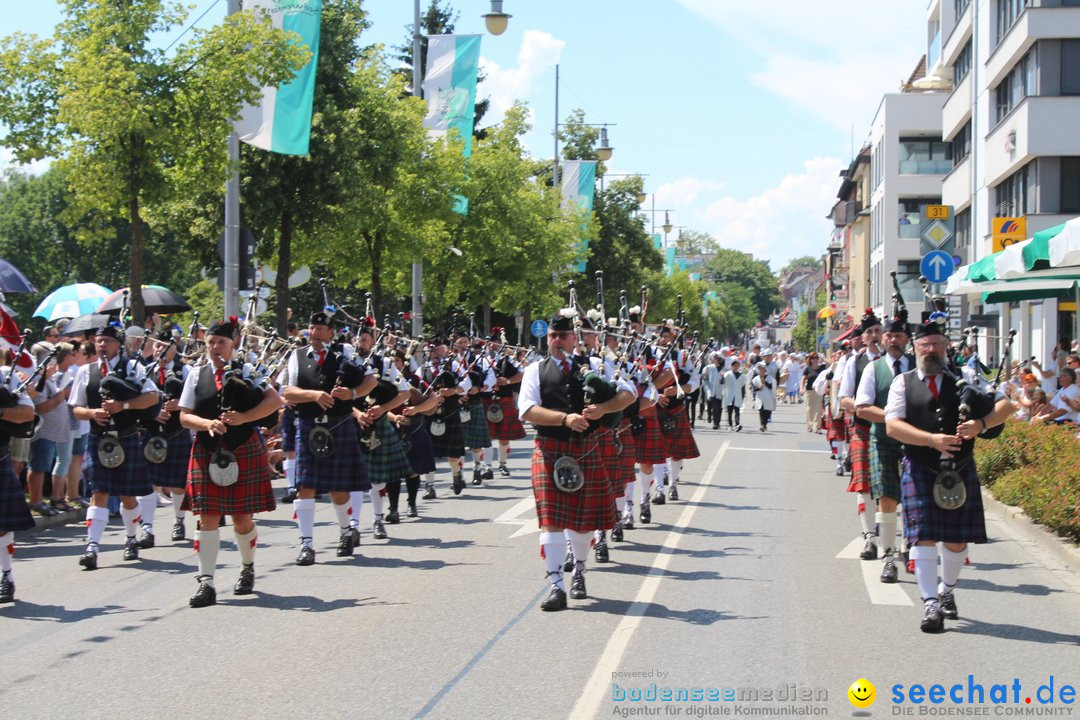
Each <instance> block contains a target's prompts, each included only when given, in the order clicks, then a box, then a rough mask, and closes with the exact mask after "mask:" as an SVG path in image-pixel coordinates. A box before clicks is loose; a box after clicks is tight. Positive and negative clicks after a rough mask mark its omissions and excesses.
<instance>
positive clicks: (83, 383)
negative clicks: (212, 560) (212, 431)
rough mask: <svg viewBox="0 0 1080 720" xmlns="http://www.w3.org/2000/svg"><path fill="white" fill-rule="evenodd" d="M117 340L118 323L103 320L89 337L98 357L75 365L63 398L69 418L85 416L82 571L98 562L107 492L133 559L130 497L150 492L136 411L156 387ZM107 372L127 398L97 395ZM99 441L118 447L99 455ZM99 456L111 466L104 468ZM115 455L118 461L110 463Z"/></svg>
mask: <svg viewBox="0 0 1080 720" xmlns="http://www.w3.org/2000/svg"><path fill="white" fill-rule="evenodd" d="M123 343H124V334H123V331H122V330H121V329H120V328H119V326H117V325H105V326H104V327H102V328H100V329H98V331H97V333H96V335H95V337H94V344H95V346H96V348H97V354H98V360H97V362H94V363H88V364H86V365H83V366H82V367H80V368H79V370H78V372H77V373H76V374H75V381H74V382H73V383H72V389H71V395H70V396H69V398H68V404H69V405H70V406H71V410H72V414H73V415H74V416H75V419H76V420H89V421H90V437H89V441H88V442H87V447H86V460H85V461H84V471H85V475H86V482H87V486H88V487H89V488H90V492H91V493H92V498H91V503H90V507H88V508H87V509H86V525H87V543H86V552H85V553H84V554H83V556H82V557H81V558H79V564H80V565H81V566H82V567H83V568H85V569H87V570H96V569H97V566H98V551H99V549H100V545H101V536H102V534H103V533H104V532H105V526H106V524H108V522H109V496H110V495H118V496H119V497H120V517H121V518H122V520H123V523H124V531H125V534H126V536H127V540H126V542H125V543H124V559H125V560H137V559H138V558H139V544H138V541H137V540H136V539H135V534H136V531H137V530H138V526H139V505H138V501H137V500H136V498H137V497H139V496H141V495H146V494H148V493H150V492H152V491H153V485H152V483H151V482H150V476H149V474H148V473H147V470H146V458H145V457H144V456H143V448H142V438H141V436H140V433H139V420H140V412H139V411H142V410H147V409H149V408H151V407H153V406H154V405H156V404H157V402H158V400H159V395H158V391H157V387H156V386H155V385H154V383H153V382H151V380H150V378H148V377H146V368H145V367H144V366H143V365H142V363H140V362H139V361H138V359H137V358H133V357H129V356H128V355H127V353H125V352H123ZM107 375H108V376H111V377H112V378H115V379H116V380H117V381H119V382H120V383H121V384H122V385H123V387H124V388H126V389H127V390H128V392H129V394H130V396H131V399H130V400H117V399H113V398H112V397H106V395H109V393H106V394H104V395H103V393H102V381H103V379H105V377H106V376H107ZM110 382H112V381H110ZM107 435H108V436H109V437H106V436H107ZM103 441H107V442H106V448H108V447H109V445H112V444H114V443H115V444H116V445H117V447H118V448H119V452H115V451H114V452H113V453H109V452H106V453H105V455H106V457H105V458H103V457H102V453H101V452H100V451H101V450H102V443H103ZM103 459H104V461H105V462H108V463H109V464H110V465H113V467H107V466H106V465H105V464H104V462H103ZM117 459H119V460H120V462H119V463H118V464H115V463H116V460H117Z"/></svg>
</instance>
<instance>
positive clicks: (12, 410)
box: [0, 311, 108, 603]
mask: <svg viewBox="0 0 1080 720" xmlns="http://www.w3.org/2000/svg"><path fill="white" fill-rule="evenodd" d="M0 312H2V311H0ZM12 372H14V368H10V367H5V368H0V603H9V602H15V576H14V567H13V563H12V559H13V558H14V555H15V533H17V532H21V531H23V530H32V529H33V528H34V516H33V515H32V514H31V513H30V506H29V505H27V503H26V496H25V495H23V489H22V484H21V483H20V482H19V478H18V477H17V476H16V475H15V472H14V470H13V469H12V466H11V458H10V455H9V452H8V443H9V442H10V440H11V435H12V432H13V431H14V430H15V426H17V425H22V424H24V423H32V422H33V421H34V402H33V400H31V399H30V396H29V395H27V394H26V393H19V395H17V396H16V395H15V394H14V393H12V392H11V391H10V390H9V388H11V387H12V378H11V373H12ZM105 512H106V516H107V515H108V510H106V511H105Z"/></svg>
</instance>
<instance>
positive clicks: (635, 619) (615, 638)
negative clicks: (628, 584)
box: [570, 440, 731, 718]
mask: <svg viewBox="0 0 1080 720" xmlns="http://www.w3.org/2000/svg"><path fill="white" fill-rule="evenodd" d="M730 442H731V441H730V440H725V441H724V444H723V445H721V446H720V450H719V451H718V452H717V453H716V457H714V458H713V461H712V462H711V463H709V469H708V470H707V471H706V472H705V477H704V478H702V480H701V484H700V485H698V488H697V490H696V491H695V492H694V496H693V497H692V498H691V499H690V503H689V504H688V505H687V506H686V507H685V508H683V511H682V514H681V515H679V519H678V521H676V523H675V525H674V526H672V528H671V531H670V532H669V533H668V534H667V537H666V538H665V539H664V543H663V545H662V546H661V547H660V550H659V551H658V552H657V553H656V559H655V560H654V561H653V564H652V567H651V568H650V569H649V574H648V575H646V576H645V579H644V580H643V581H642V583H641V589H640V590H638V593H637V596H636V597H635V598H634V603H633V604H632V605H631V606H630V609H629V610H627V611H626V615H625V616H624V617H623V619H622V621H620V622H619V626H618V627H617V628H615V631H614V632H613V633H611V638H610V639H609V640H608V643H607V646H606V647H605V648H604V651H603V653H601V654H600V658H599V660H597V662H596V667H595V668H594V669H593V672H592V675H591V676H590V677H589V680H588V682H586V683H585V688H584V690H583V691H582V693H581V696H580V697H579V698H578V701H577V703H576V704H575V705H574V709H573V710H572V711H571V712H570V717H572V718H591V717H596V714H597V711H598V710H599V707H600V703H602V702H603V700H604V697H606V695H607V693H608V688H610V685H609V684H608V683H609V681H610V679H611V671H612V668H617V667H619V663H620V662H621V660H622V657H623V654H624V653H625V652H626V648H627V646H628V645H629V644H630V639H631V638H632V637H633V635H634V631H635V630H637V628H638V625H640V624H641V618H642V617H644V615H645V611H646V610H647V609H648V607H649V605H650V604H651V603H652V600H653V598H654V597H656V591H657V590H658V589H659V587H660V581H661V580H662V579H663V578H662V575H663V573H664V571H665V570H667V566H668V563H669V562H670V560H671V557H672V554H673V553H674V552H675V549H676V548H677V547H678V545H679V540H680V538H682V531H683V529H684V528H686V527H687V526H688V525H689V524H690V521H691V519H693V517H694V513H695V512H696V511H697V509H698V507H699V504H700V503H701V499H702V498H703V497H704V496H705V491H706V490H708V488H709V485H711V484H712V481H713V478H715V477H716V472H717V470H719V468H720V461H721V460H722V459H723V457H724V453H725V452H727V450H728V445H729V444H730Z"/></svg>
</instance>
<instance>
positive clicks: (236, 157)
mask: <svg viewBox="0 0 1080 720" xmlns="http://www.w3.org/2000/svg"><path fill="white" fill-rule="evenodd" d="M238 12H240V0H229V4H228V14H229V15H232V14H233V13H238ZM229 168H230V169H229V179H228V180H227V181H226V183H225V248H224V249H225V252H224V253H223V254H224V258H223V260H224V261H225V267H224V268H223V274H224V278H223V280H224V282H223V285H224V291H225V317H231V316H233V315H239V314H240V294H239V291H240V138H239V137H237V135H236V130H235V129H234V130H233V131H232V132H231V133H229Z"/></svg>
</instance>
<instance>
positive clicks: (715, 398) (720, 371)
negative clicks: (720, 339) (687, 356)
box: [701, 352, 726, 430]
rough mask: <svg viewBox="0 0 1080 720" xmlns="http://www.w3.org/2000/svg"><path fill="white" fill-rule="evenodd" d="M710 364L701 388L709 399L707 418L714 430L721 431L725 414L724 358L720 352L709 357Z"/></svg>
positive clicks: (704, 372)
mask: <svg viewBox="0 0 1080 720" xmlns="http://www.w3.org/2000/svg"><path fill="white" fill-rule="evenodd" d="M709 360H710V362H709V364H708V365H706V366H705V369H704V370H703V371H702V373H701V387H702V388H703V389H704V391H705V395H706V396H707V398H708V403H709V409H708V414H707V418H708V420H709V421H710V422H711V423H712V429H713V430H719V429H720V418H721V416H722V415H723V414H724V410H723V408H724V374H725V372H726V370H725V368H724V357H723V356H722V355H721V354H720V353H719V352H714V353H711V354H710V355H709Z"/></svg>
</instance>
